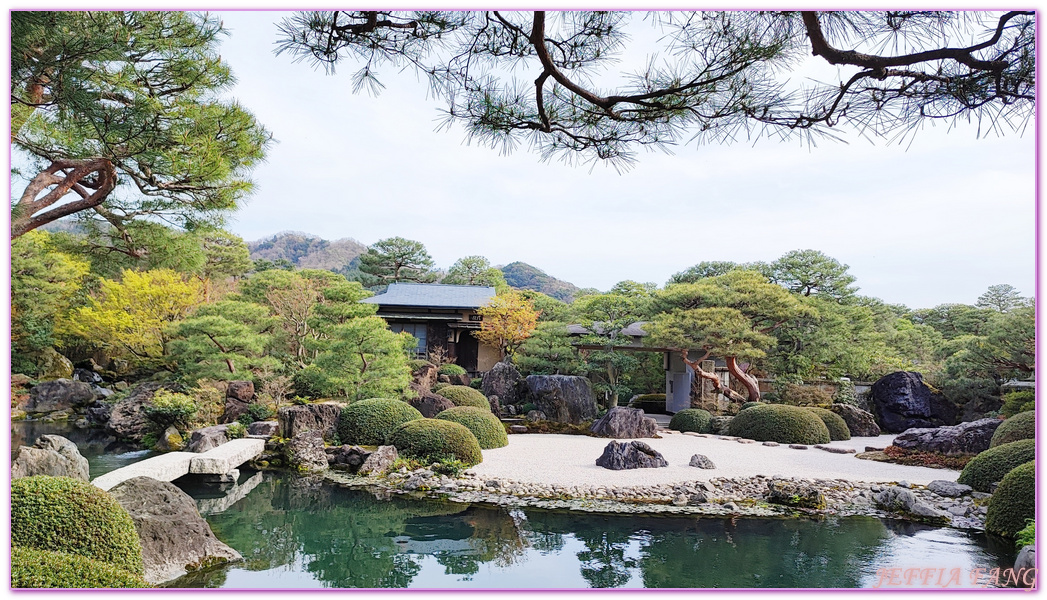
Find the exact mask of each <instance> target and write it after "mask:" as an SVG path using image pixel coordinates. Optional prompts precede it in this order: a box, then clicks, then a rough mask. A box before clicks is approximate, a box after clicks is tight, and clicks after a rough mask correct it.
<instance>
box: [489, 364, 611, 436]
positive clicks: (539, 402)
mask: <svg viewBox="0 0 1047 600" xmlns="http://www.w3.org/2000/svg"><path fill="white" fill-rule="evenodd" d="M524 383H525V384H526V386H527V394H528V396H527V399H528V400H530V401H531V402H533V403H534V404H535V406H536V407H537V408H538V410H539V411H541V412H543V413H545V415H546V417H547V419H548V420H550V421H557V422H559V423H570V424H572V425H578V424H581V423H586V422H589V421H592V420H593V419H595V418H596V413H597V409H596V399H595V398H594V396H593V388H592V384H591V383H589V380H588V379H586V378H585V377H576V376H573V375H528V376H527V378H526V379H525V380H524ZM498 397H499V398H503V402H504V398H505V396H503V395H501V394H498Z"/></svg>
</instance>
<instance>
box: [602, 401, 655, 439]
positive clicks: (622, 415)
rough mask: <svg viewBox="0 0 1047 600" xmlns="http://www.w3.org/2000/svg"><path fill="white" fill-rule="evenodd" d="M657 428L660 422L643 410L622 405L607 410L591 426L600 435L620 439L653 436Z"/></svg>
mask: <svg viewBox="0 0 1047 600" xmlns="http://www.w3.org/2000/svg"><path fill="white" fill-rule="evenodd" d="M657 429H658V423H656V422H655V420H654V419H652V418H650V417H647V416H645V415H644V412H643V410H641V409H639V408H625V407H622V406H616V407H614V408H612V409H611V410H609V411H607V414H605V415H604V416H602V417H600V418H599V419H598V420H597V421H596V422H595V423H593V424H592V427H590V428H589V430H590V431H592V432H593V433H595V434H596V435H598V436H599V437H609V438H619V439H622V438H624V439H633V438H653V437H654V436H655V432H656V431H657Z"/></svg>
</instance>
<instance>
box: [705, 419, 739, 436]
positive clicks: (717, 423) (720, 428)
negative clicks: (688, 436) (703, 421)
mask: <svg viewBox="0 0 1047 600" xmlns="http://www.w3.org/2000/svg"><path fill="white" fill-rule="evenodd" d="M733 420H734V417H729V416H716V417H713V418H711V419H709V431H710V432H712V433H714V434H716V435H727V434H728V433H729V432H730V430H731V421H733Z"/></svg>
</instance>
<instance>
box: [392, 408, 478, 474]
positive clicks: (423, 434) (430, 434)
mask: <svg viewBox="0 0 1047 600" xmlns="http://www.w3.org/2000/svg"><path fill="white" fill-rule="evenodd" d="M388 443H390V444H392V445H393V446H396V451H397V452H398V453H399V454H400V455H401V456H405V457H408V458H419V459H423V460H427V461H436V460H439V459H441V458H454V459H457V460H460V461H462V462H463V463H465V465H466V466H468V467H471V466H473V465H478V464H480V463H481V462H482V461H483V459H484V457H483V453H481V452H480V442H478V441H477V439H476V436H475V435H473V433H472V432H471V431H469V429H468V428H467V427H466V426H465V425H461V424H459V423H452V422H451V421H444V420H442V419H418V420H415V421H408V422H407V423H404V424H403V425H401V426H400V427H398V428H397V429H396V430H395V431H393V432H392V433H391V434H390V435H389V440H388Z"/></svg>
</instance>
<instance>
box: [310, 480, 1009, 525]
mask: <svg viewBox="0 0 1047 600" xmlns="http://www.w3.org/2000/svg"><path fill="white" fill-rule="evenodd" d="M323 476H324V478H325V479H327V480H328V481H331V482H332V483H335V484H338V485H343V486H347V487H354V488H366V489H369V490H371V491H374V492H376V493H379V494H386V495H388V494H403V495H413V496H417V497H428V498H435V499H443V500H446V501H450V502H464V503H483V504H492V505H497V506H506V507H534V508H545V509H562V510H576V511H582V512H596V513H619V514H671V515H706V516H717V517H812V516H813V517H817V516H845V517H846V516H870V517H878V518H891V519H902V520H909V521H915V522H922V523H927V524H931V525H936V526H941V527H951V528H955V529H964V530H979V531H980V530H983V529H984V525H985V513H986V510H987V508H986V507H987V505H988V499H989V497H990V495H989V494H981V493H979V492H972V491H970V489H969V488H967V489H966V490H964V489H963V488H966V487H967V486H957V484H955V483H952V482H943V483H944V484H947V485H941V486H936V485H934V483H932V485H930V486H919V485H911V484H909V483H907V482H904V481H903V482H896V483H893V484H884V483H868V482H854V481H848V480H844V479H803V478H780V477H775V478H770V477H763V476H756V477H739V478H726V477H716V478H712V479H709V480H708V481H694V482H688V483H676V484H662V485H651V486H621V487H615V486H597V485H575V486H571V485H558V484H538V483H529V482H528V483H525V482H518V481H514V480H511V479H491V478H480V477H478V476H477V475H476V474H475V473H473V472H470V471H466V472H465V473H464V474H463V475H462V476H460V477H450V476H447V475H440V474H438V473H435V472H434V471H432V470H430V469H417V470H414V471H407V470H406V469H400V470H399V471H393V472H391V473H388V474H387V475H385V476H379V477H362V476H357V475H351V474H349V473H346V472H343V471H328V472H326V473H324V475H323ZM934 488H937V489H938V490H939V492H935V491H932V490H933V489H934ZM945 493H958V494H959V495H957V496H955V497H951V496H948V495H943V494H945Z"/></svg>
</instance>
